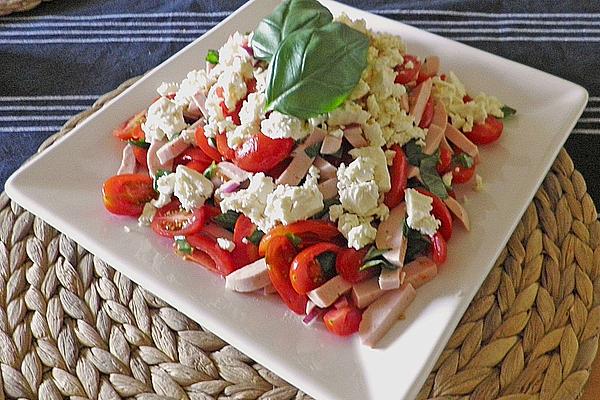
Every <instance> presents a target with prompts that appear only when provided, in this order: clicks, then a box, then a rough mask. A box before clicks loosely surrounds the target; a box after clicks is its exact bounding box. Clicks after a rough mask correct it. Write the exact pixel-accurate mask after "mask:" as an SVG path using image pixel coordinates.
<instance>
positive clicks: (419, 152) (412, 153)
mask: <svg viewBox="0 0 600 400" xmlns="http://www.w3.org/2000/svg"><path fill="white" fill-rule="evenodd" d="M404 153H405V154H406V158H407V159H408V163H409V164H410V165H414V166H415V167H418V166H419V165H420V164H421V160H422V159H423V158H425V157H427V154H425V153H423V148H422V147H421V146H419V145H418V144H417V142H416V141H414V140H411V141H410V142H408V143H406V144H405V145H404Z"/></svg>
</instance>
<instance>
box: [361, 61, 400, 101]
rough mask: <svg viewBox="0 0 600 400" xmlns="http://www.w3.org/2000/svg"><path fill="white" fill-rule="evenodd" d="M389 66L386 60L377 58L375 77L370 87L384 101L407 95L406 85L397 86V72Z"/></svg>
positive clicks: (374, 67) (374, 66)
mask: <svg viewBox="0 0 600 400" xmlns="http://www.w3.org/2000/svg"><path fill="white" fill-rule="evenodd" d="M389 64H390V63H389V62H388V60H386V59H385V58H377V60H376V61H375V64H374V65H373V67H372V69H373V76H372V79H371V81H370V82H369V85H370V86H371V91H372V92H373V93H375V94H376V95H377V96H378V97H380V98H382V99H385V98H388V97H395V98H399V97H400V96H402V95H403V94H404V93H406V88H405V87H404V85H396V84H395V80H396V71H394V66H392V65H389Z"/></svg>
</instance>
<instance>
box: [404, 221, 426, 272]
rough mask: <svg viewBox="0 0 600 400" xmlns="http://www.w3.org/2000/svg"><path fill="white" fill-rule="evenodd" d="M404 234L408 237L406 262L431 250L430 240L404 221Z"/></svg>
mask: <svg viewBox="0 0 600 400" xmlns="http://www.w3.org/2000/svg"><path fill="white" fill-rule="evenodd" d="M404 236H406V239H407V246H406V256H405V257H404V262H405V263H408V262H410V261H412V260H414V259H415V258H417V257H418V256H420V255H423V254H425V253H427V251H428V250H429V246H430V243H429V240H427V237H426V236H425V235H423V234H421V232H419V231H417V230H415V229H412V228H410V227H409V226H408V224H407V223H406V221H405V222H404Z"/></svg>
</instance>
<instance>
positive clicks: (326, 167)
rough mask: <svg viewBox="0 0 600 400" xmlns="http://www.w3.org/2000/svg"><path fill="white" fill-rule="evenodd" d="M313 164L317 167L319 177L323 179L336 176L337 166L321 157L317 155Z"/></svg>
mask: <svg viewBox="0 0 600 400" xmlns="http://www.w3.org/2000/svg"><path fill="white" fill-rule="evenodd" d="M313 165H314V166H315V167H317V168H319V178H320V179H323V180H327V179H331V178H335V177H336V176H337V168H336V167H335V165H333V164H331V163H330V162H329V161H327V160H326V159H324V158H323V157H319V156H317V158H315V161H314V162H313Z"/></svg>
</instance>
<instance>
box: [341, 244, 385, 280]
mask: <svg viewBox="0 0 600 400" xmlns="http://www.w3.org/2000/svg"><path fill="white" fill-rule="evenodd" d="M368 250H369V249H368V247H363V248H362V249H360V250H354V249H352V248H348V249H343V250H340V252H339V253H338V256H337V258H336V260H335V269H336V270H337V273H338V274H340V275H341V276H342V278H344V279H345V280H346V281H348V282H350V283H358V282H362V281H366V280H367V279H369V278H372V277H374V276H377V275H379V272H380V269H379V268H369V269H366V270H364V271H361V270H360V267H362V266H363V264H364V261H363V260H364V258H365V255H367V252H368Z"/></svg>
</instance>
